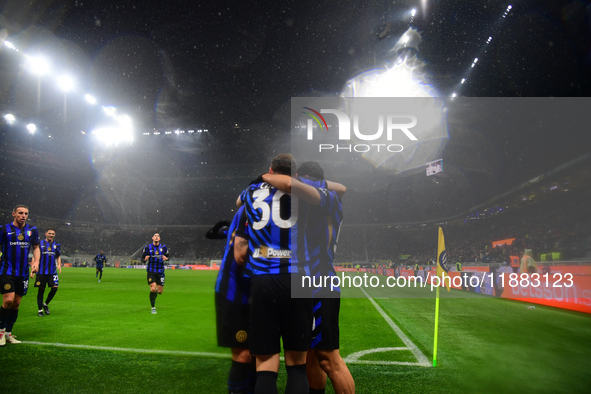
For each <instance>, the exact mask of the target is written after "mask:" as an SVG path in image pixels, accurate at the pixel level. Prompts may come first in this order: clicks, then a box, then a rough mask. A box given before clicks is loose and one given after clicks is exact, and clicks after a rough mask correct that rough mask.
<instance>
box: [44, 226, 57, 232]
mask: <svg viewBox="0 0 591 394" xmlns="http://www.w3.org/2000/svg"><path fill="white" fill-rule="evenodd" d="M49 230H53V232H54V233H55V229H54V228H53V227H48V228H47V230H45V232H48V231H49Z"/></svg>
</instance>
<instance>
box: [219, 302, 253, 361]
mask: <svg viewBox="0 0 591 394" xmlns="http://www.w3.org/2000/svg"><path fill="white" fill-rule="evenodd" d="M249 316H250V306H249V305H248V304H243V303H241V302H235V301H230V300H228V299H227V298H226V297H224V296H223V295H222V294H220V293H217V292H216V293H215V321H216V327H217V338H218V346H220V347H229V348H236V349H247V348H248V343H249V338H248V324H249V323H248V318H249Z"/></svg>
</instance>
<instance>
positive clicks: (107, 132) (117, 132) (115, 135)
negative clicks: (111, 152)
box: [92, 126, 133, 146]
mask: <svg viewBox="0 0 591 394" xmlns="http://www.w3.org/2000/svg"><path fill="white" fill-rule="evenodd" d="M92 135H94V136H95V137H96V138H97V139H98V140H99V141H101V142H102V143H103V144H105V145H107V146H118V145H119V144H121V143H124V142H126V143H128V144H131V143H132V142H133V130H132V129H128V128H125V127H118V126H108V127H99V128H98V129H95V130H94V131H93V132H92Z"/></svg>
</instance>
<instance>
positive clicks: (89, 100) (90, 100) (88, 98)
mask: <svg viewBox="0 0 591 394" xmlns="http://www.w3.org/2000/svg"><path fill="white" fill-rule="evenodd" d="M84 99H86V102H87V103H88V104H90V105H95V104H96V99H95V98H94V97H92V96H91V95H90V94H87V95H85V96H84Z"/></svg>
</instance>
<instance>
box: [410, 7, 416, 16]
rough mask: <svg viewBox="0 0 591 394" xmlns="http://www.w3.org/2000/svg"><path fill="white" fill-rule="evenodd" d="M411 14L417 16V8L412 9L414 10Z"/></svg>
mask: <svg viewBox="0 0 591 394" xmlns="http://www.w3.org/2000/svg"><path fill="white" fill-rule="evenodd" d="M410 14H411V15H412V16H415V15H416V14H417V10H415V9H414V8H413V9H412V11H411V12H410Z"/></svg>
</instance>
